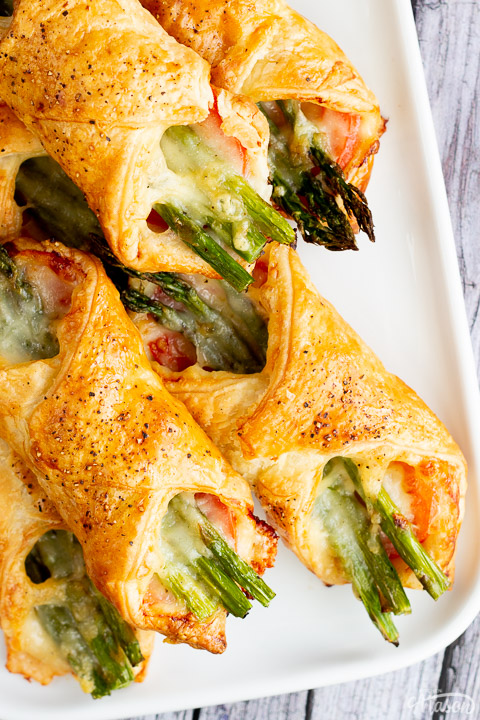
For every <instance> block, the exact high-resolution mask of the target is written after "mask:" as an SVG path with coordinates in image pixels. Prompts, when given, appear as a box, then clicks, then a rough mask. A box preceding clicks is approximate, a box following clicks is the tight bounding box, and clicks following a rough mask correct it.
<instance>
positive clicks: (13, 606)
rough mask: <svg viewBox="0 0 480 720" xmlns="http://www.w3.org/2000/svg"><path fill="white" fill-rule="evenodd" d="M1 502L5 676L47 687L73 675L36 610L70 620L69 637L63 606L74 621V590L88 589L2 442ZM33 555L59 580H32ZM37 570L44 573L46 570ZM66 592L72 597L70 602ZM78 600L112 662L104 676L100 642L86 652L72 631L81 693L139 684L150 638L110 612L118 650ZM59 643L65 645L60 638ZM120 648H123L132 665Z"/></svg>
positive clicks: (47, 507)
mask: <svg viewBox="0 0 480 720" xmlns="http://www.w3.org/2000/svg"><path fill="white" fill-rule="evenodd" d="M0 502H1V506H2V514H1V517H0V626H1V627H2V629H3V632H4V635H5V641H6V645H7V668H8V670H10V672H14V673H21V674H22V675H24V676H25V677H26V678H28V679H33V680H36V681H37V682H40V683H42V685H46V684H47V683H49V682H50V681H51V680H52V679H53V678H54V677H55V676H56V675H64V674H66V673H69V672H74V670H73V668H72V665H71V664H70V663H69V662H68V660H67V659H66V658H67V657H68V654H67V653H65V652H64V653H62V652H61V651H59V647H58V645H56V644H55V643H54V642H53V641H52V637H51V636H50V635H49V634H47V632H46V631H45V629H44V627H43V626H42V624H41V622H40V620H39V616H38V614H37V610H38V611H39V612H41V613H43V614H44V616H49V618H50V619H51V616H52V614H53V613H57V617H62V618H63V620H64V621H65V619H67V621H69V624H67V625H66V627H67V630H68V631H69V632H71V633H72V632H73V630H72V627H73V626H74V625H75V621H74V619H73V617H72V616H71V615H70V614H69V613H70V612H71V611H70V610H69V608H68V602H70V606H72V607H73V609H74V611H75V612H76V613H77V616H78V611H79V610H81V609H82V608H81V606H79V603H78V602H75V601H72V597H71V595H72V593H71V589H72V587H75V588H76V589H77V592H78V587H79V586H80V587H82V586H83V585H85V583H86V582H88V581H86V578H85V576H84V567H83V564H82V562H81V558H80V554H81V553H80V554H79V550H78V547H75V545H74V544H73V541H72V536H71V535H70V534H69V533H67V531H66V529H65V523H64V522H63V520H62V518H61V517H60V516H59V515H58V513H57V511H56V510H55V508H54V506H53V504H52V503H51V502H50V501H49V500H48V498H47V497H46V496H45V493H44V492H43V491H42V490H41V488H40V487H39V485H38V483H37V481H36V479H35V477H34V476H33V474H32V473H31V472H30V471H29V470H28V469H27V468H26V467H25V465H24V464H23V463H22V462H21V460H20V459H19V458H18V457H15V456H14V455H13V453H12V452H11V450H10V448H9V447H8V445H7V444H6V443H5V442H3V441H0ZM37 543H39V545H37ZM56 543H58V544H60V543H61V545H62V553H63V554H62V555H60V554H58V555H55V554H54V553H52V549H53V550H54V551H55V544H56ZM38 547H41V548H42V550H43V552H44V556H45V554H46V557H47V562H48V563H49V565H50V567H51V568H52V570H54V572H55V569H56V570H57V577H53V576H52V575H50V577H49V578H44V577H39V576H37V575H34V574H33V573H32V568H38V567H39V562H38V559H37V562H35V563H34V561H33V554H32V551H33V552H34V553H35V551H36V552H37V553H38ZM67 547H68V549H71V550H72V551H73V550H74V551H75V554H76V557H75V561H74V562H72V563H71V565H69V563H68V561H69V560H70V559H71V556H69V555H67V549H66V548H67ZM34 548H35V550H34ZM29 565H30V567H29ZM42 567H43V569H44V570H45V569H46V566H44V565H43V566H42ZM27 568H29V570H30V574H28V572H27ZM67 573H69V574H68V575H67ZM66 579H67V580H70V586H68V585H67V586H66V585H65V580H66ZM69 587H70V595H69V596H68V598H67V597H66V595H67V594H68V592H69ZM83 599H84V601H85V602H87V609H88V611H89V613H91V614H92V616H93V618H94V622H95V624H96V627H98V628H99V635H100V633H103V637H101V638H100V643H101V645H102V649H104V648H105V646H106V644H107V642H108V643H109V644H110V648H112V649H113V652H112V653H111V655H109V657H110V662H111V664H112V668H111V673H110V675H108V674H106V675H102V674H101V668H100V663H99V662H98V660H97V655H95V652H97V654H98V648H95V642H99V638H98V636H94V637H92V638H91V641H90V644H89V646H86V645H85V644H84V643H82V642H81V639H80V638H79V636H78V631H77V634H76V635H75V636H74V637H73V639H72V644H75V645H76V648H77V652H78V654H79V657H80V658H81V659H82V661H83V665H79V664H77V665H76V672H77V673H78V675H77V677H78V679H79V681H80V683H81V685H82V687H83V689H84V690H85V691H86V692H92V693H94V694H97V695H100V694H106V693H107V692H109V691H110V690H112V689H114V688H115V687H118V686H122V685H125V684H127V683H128V682H130V681H131V680H133V678H134V677H135V680H142V679H143V675H144V672H145V668H146V665H147V662H148V658H149V656H150V653H151V650H152V646H153V633H145V632H138V631H137V635H138V640H139V641H140V645H139V644H138V640H136V639H135V636H134V634H133V631H131V630H130V629H129V628H128V626H127V625H126V624H125V623H124V622H123V621H122V620H121V619H120V618H119V617H118V616H116V615H115V611H114V610H113V608H112V607H111V606H110V613H113V616H114V618H115V622H114V623H113V624H114V627H115V629H117V630H118V629H120V628H121V629H122V632H123V633H124V636H125V639H126V640H127V641H126V642H124V643H123V647H122V649H121V650H119V646H118V645H119V643H118V640H117V638H115V637H114V635H113V632H112V629H111V627H110V626H109V625H108V622H106V619H105V617H104V616H103V613H102V611H101V609H100V607H99V605H98V603H97V602H96V597H95V594H94V593H92V592H90V591H89V592H88V593H86V594H85V596H84V598H83ZM102 602H105V600H103V601H102ZM100 622H102V624H100ZM57 639H59V638H57ZM62 639H63V641H64V642H65V635H63V637H62ZM122 639H123V637H122ZM92 648H93V649H92ZM110 648H109V649H110ZM123 648H126V651H127V653H128V655H129V656H130V658H131V660H132V662H133V664H131V663H130V659H129V657H127V655H126V653H125V650H124V649H123ZM99 670H100V672H99ZM112 671H114V672H115V673H116V675H117V677H116V678H115V681H112V677H111V674H112ZM118 678H120V682H119V681H118Z"/></svg>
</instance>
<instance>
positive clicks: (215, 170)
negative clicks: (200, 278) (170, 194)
mask: <svg viewBox="0 0 480 720" xmlns="http://www.w3.org/2000/svg"><path fill="white" fill-rule="evenodd" d="M178 147H181V148H182V150H183V153H182V154H181V156H179V154H178ZM162 150H163V151H164V154H165V157H166V160H167V164H168V165H169V167H171V169H172V170H173V171H179V172H181V171H182V170H184V169H185V168H186V169H187V170H188V171H189V172H194V173H195V172H198V171H200V170H202V169H205V168H206V167H208V168H211V171H210V172H211V174H212V179H214V180H215V189H216V190H217V189H218V188H221V190H222V191H223V194H225V193H227V197H228V194H230V196H232V200H234V201H235V200H236V202H233V203H232V204H233V207H235V208H236V207H237V205H238V203H241V204H243V206H244V210H245V213H246V220H247V221H248V219H249V220H250V222H251V223H253V226H252V225H250V223H249V227H250V229H255V228H256V229H257V230H259V231H260V232H261V233H263V234H264V235H265V236H267V237H270V238H271V239H272V240H276V241H277V242H280V243H286V244H291V243H293V242H294V241H295V232H294V230H293V228H292V227H291V226H290V225H289V223H288V221H287V220H285V218H284V217H282V215H280V214H279V213H278V212H277V211H276V210H275V209H274V208H273V207H272V206H271V205H269V204H268V203H267V202H265V201H264V200H263V199H262V198H261V197H260V195H259V194H258V193H257V192H255V190H254V189H253V188H252V187H251V186H250V185H249V184H248V183H247V182H246V181H245V180H244V178H243V177H242V176H240V175H238V174H236V173H233V172H232V171H231V170H230V169H229V168H227V167H226V165H225V163H224V162H223V161H222V160H221V159H220V158H219V157H218V156H217V155H216V154H215V152H214V151H213V150H212V149H211V148H210V147H209V146H208V145H207V144H206V143H205V142H204V140H203V139H202V138H201V137H200V136H199V135H198V134H197V133H196V132H195V130H194V129H193V128H191V127H188V126H185V125H176V126H174V127H171V128H169V129H168V130H167V131H166V132H165V134H164V136H163V138H162ZM201 189H202V190H203V191H204V192H205V193H206V194H207V195H208V196H210V195H211V189H210V188H209V187H205V186H204V187H202V188H201ZM211 199H212V198H211ZM225 219H226V220H228V219H229V218H228V211H227V213H226V217H225ZM234 226H235V222H234ZM253 237H254V238H256V240H257V241H258V235H256V234H255V233H253ZM246 240H247V242H246V245H245V247H246V248H248V250H249V251H250V252H251V253H252V254H251V255H250V256H249V257H247V259H252V260H253V259H254V258H255V257H258V249H259V248H258V245H257V246H256V247H254V246H255V245H256V243H255V242H254V243H253V244H252V245H253V246H251V245H250V236H248V237H247V238H246ZM264 243H265V240H264V242H263V244H264ZM231 244H232V247H234V248H235V250H236V251H237V252H239V248H238V246H237V245H236V244H235V237H234V235H232V237H231ZM244 244H245V238H243V242H242V245H244Z"/></svg>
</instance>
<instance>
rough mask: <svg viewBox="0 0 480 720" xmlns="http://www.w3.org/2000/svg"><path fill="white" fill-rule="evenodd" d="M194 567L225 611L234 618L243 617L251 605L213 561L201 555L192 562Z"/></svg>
mask: <svg viewBox="0 0 480 720" xmlns="http://www.w3.org/2000/svg"><path fill="white" fill-rule="evenodd" d="M194 567H195V569H196V570H197V571H198V572H199V574H200V575H201V576H202V578H203V580H204V582H206V583H207V585H209V586H210V587H211V588H212V590H213V591H214V592H216V593H217V594H218V596H219V598H220V601H221V603H222V605H223V607H224V608H225V610H228V612H230V613H232V615H235V617H241V618H243V617H245V615H246V614H247V613H248V611H249V610H250V609H251V607H252V604H251V603H250V602H249V601H248V600H247V598H246V597H245V595H244V594H243V593H242V591H241V590H240V588H239V587H238V585H236V584H235V582H234V581H233V580H232V579H231V578H230V577H229V576H228V575H227V574H226V573H224V572H223V570H222V568H221V566H220V565H219V563H217V562H216V561H215V559H212V558H207V557H204V556H203V555H201V556H200V557H199V558H198V559H197V560H196V561H195V562H194Z"/></svg>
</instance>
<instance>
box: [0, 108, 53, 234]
mask: <svg viewBox="0 0 480 720" xmlns="http://www.w3.org/2000/svg"><path fill="white" fill-rule="evenodd" d="M45 154H46V153H45V150H44V149H43V147H42V145H41V144H40V142H39V141H38V140H37V138H36V137H35V136H34V135H32V133H31V132H29V131H28V130H27V128H26V127H25V125H24V124H23V123H22V122H21V121H20V120H18V118H17V117H16V116H15V114H14V113H13V112H12V111H11V110H10V108H9V107H8V106H7V105H5V104H4V103H3V101H2V100H0V208H1V213H0V243H2V244H3V243H5V242H8V240H14V239H15V238H17V237H18V236H19V234H20V229H21V227H22V212H21V210H20V208H19V207H18V206H17V204H16V202H15V200H14V195H15V178H16V176H17V173H18V169H19V167H20V165H21V164H22V163H23V162H24V161H25V160H28V158H31V157H36V156H38V155H45Z"/></svg>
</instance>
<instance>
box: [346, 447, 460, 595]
mask: <svg viewBox="0 0 480 720" xmlns="http://www.w3.org/2000/svg"><path fill="white" fill-rule="evenodd" d="M344 462H345V467H346V469H347V471H348V474H349V475H350V477H351V478H352V480H353V482H354V484H355V488H356V490H357V492H358V493H359V494H360V496H361V497H362V498H363V500H364V501H365V502H367V505H368V504H369V505H370V506H371V508H372V511H373V512H377V513H378V514H379V515H380V518H381V520H380V526H381V528H382V530H383V532H384V533H385V535H386V536H387V537H388V538H389V539H390V541H391V542H392V544H393V546H394V547H395V549H396V551H397V552H398V554H399V555H400V557H401V558H402V560H404V561H405V562H406V564H407V565H408V566H409V567H410V568H411V569H412V570H413V572H414V573H415V575H416V576H417V578H418V579H419V580H420V582H421V583H422V585H423V587H424V588H425V590H426V591H427V592H428V593H429V594H430V595H431V597H432V598H433V599H434V600H438V598H439V597H440V595H442V594H443V593H444V592H445V591H446V590H448V588H449V587H450V581H449V579H448V578H447V577H446V575H445V574H444V573H443V572H442V570H441V569H440V568H439V567H438V565H437V564H436V563H435V562H434V560H432V558H431V557H430V556H429V555H428V553H427V552H426V551H425V550H424V549H423V547H422V545H421V543H420V542H419V541H418V538H417V537H416V536H415V533H414V532H413V529H412V524H411V523H410V522H409V521H408V520H407V519H406V517H405V516H404V515H402V513H401V512H400V510H399V508H398V507H397V506H396V505H395V503H394V502H393V500H392V499H391V498H390V496H389V494H388V493H387V491H386V490H385V488H383V487H382V488H381V489H380V492H379V493H378V495H377V497H376V498H371V497H367V496H366V493H365V490H364V488H363V485H362V481H361V479H360V474H359V472H358V468H357V467H356V465H355V464H354V463H353V462H352V461H351V460H345V461H344Z"/></svg>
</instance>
